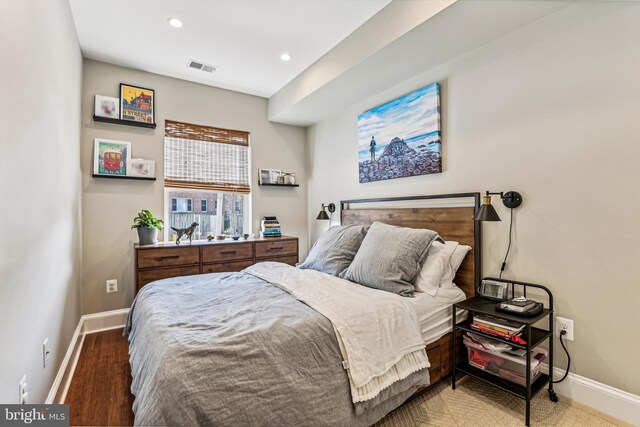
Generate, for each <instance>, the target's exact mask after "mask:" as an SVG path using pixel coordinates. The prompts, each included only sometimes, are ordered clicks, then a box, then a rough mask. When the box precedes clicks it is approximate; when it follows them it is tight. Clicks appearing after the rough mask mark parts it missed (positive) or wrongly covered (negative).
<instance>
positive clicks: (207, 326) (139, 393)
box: [125, 269, 429, 426]
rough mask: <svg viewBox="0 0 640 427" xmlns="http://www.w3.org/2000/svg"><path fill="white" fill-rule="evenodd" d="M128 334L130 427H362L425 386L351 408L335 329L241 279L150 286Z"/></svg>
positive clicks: (408, 382)
mask: <svg viewBox="0 0 640 427" xmlns="http://www.w3.org/2000/svg"><path fill="white" fill-rule="evenodd" d="M272 270H278V269H272ZM296 272H297V270H296ZM301 280H304V279H302V278H301ZM337 280H340V279H337ZM318 285H319V284H316V285H315V286H318ZM397 299H398V300H401V298H399V297H398V298H397ZM351 303H352V304H353V305H354V306H356V305H359V304H360V303H361V301H358V300H353V301H351ZM414 327H417V326H414ZM125 333H126V334H128V337H129V353H130V363H131V375H132V385H131V391H132V393H133V394H134V395H135V402H134V404H133V410H134V413H135V423H136V425H220V426H223V425H243V426H264V425H267V426H274V425H278V426H289V425H314V426H320V425H332V426H335V425H340V426H365V425H371V424H373V423H375V422H376V421H378V420H379V419H380V418H382V417H383V416H384V415H386V414H387V413H388V412H390V411H392V410H393V409H395V408H396V407H398V406H399V405H400V404H401V403H402V402H403V401H404V400H406V399H407V398H408V397H409V396H410V395H411V394H412V393H413V392H414V391H415V390H416V389H417V388H418V387H420V386H423V385H427V384H428V383H429V381H428V379H429V376H428V371H427V369H422V370H420V371H417V372H415V373H413V374H411V375H409V376H408V377H406V378H404V379H403V380H401V381H397V382H395V383H393V384H392V385H391V386H389V387H387V388H385V389H384V390H382V392H380V393H379V394H378V395H377V397H375V398H374V399H370V400H367V401H366V402H359V403H356V404H354V403H353V402H352V397H351V393H350V380H349V375H347V372H348V371H346V370H345V369H344V367H343V364H342V362H343V360H344V357H343V356H342V354H341V350H340V346H339V344H338V340H337V339H336V332H335V331H334V326H333V325H332V323H331V322H330V321H329V320H328V319H327V318H326V317H325V316H323V315H322V314H320V313H318V312H317V311H316V310H314V309H312V308H311V307H309V306H308V305H306V304H304V303H302V302H300V301H298V300H296V299H295V298H294V297H293V296H292V295H291V294H289V293H288V292H287V291H284V290H282V289H280V288H279V287H277V286H274V285H272V284H270V283H268V282H267V281H265V280H263V279H260V278H258V277H256V276H253V275H251V274H247V273H222V274H207V275H199V276H189V277H177V278H172V279H166V280H161V281H158V282H154V283H151V284H149V285H147V286H145V287H144V288H142V289H141V290H140V292H139V293H138V295H137V297H136V299H135V301H134V303H133V306H132V308H131V311H130V313H129V319H128V322H127V326H126V328H125ZM394 333H397V331H395V332H394ZM340 334H341V340H342V341H346V339H345V337H346V336H347V333H342V331H341V332H340ZM383 338H384V337H383ZM385 339H386V338H385ZM349 346H350V344H349V345H345V347H344V348H345V350H346V354H347V355H348V356H349V357H351V353H350V351H351V350H350V347H349ZM347 359H348V358H347ZM351 363H355V362H351ZM351 369H353V367H352V368H351ZM351 369H350V370H351ZM374 372H375V370H374Z"/></svg>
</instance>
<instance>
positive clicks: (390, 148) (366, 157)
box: [358, 83, 442, 183]
mask: <svg viewBox="0 0 640 427" xmlns="http://www.w3.org/2000/svg"><path fill="white" fill-rule="evenodd" d="M441 133H442V132H441V127H440V84H439V83H433V84H430V85H429V86H426V87H423V88H422V89H418V90H416V91H414V92H411V93H408V94H406V95H404V96H401V97H400V98H397V99H394V100H393V101H390V102H387V103H386V104H382V105H379V106H378V107H376V108H373V109H371V110H369V111H365V112H364V113H362V114H360V115H359V116H358V165H359V180H360V182H361V183H364V182H373V181H381V180H387V179H395V178H403V177H407V176H416V175H426V174H433V173H440V172H442V135H441Z"/></svg>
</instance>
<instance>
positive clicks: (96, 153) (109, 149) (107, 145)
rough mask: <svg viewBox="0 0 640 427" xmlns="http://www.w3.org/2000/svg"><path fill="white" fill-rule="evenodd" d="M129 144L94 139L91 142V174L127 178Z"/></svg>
mask: <svg viewBox="0 0 640 427" xmlns="http://www.w3.org/2000/svg"><path fill="white" fill-rule="evenodd" d="M130 153H131V143H130V142H126V141H111V140H109V139H101V138H96V139H95V140H94V142H93V173H94V174H96V175H119V176H127V164H128V163H129V158H130V155H131V154H130Z"/></svg>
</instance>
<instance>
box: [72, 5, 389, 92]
mask: <svg viewBox="0 0 640 427" xmlns="http://www.w3.org/2000/svg"><path fill="white" fill-rule="evenodd" d="M390 1H391V0H180V1H178V0H109V1H104V0H69V3H70V4H71V10H72V12H73V18H74V21H75V25H76V29H77V32H78V38H79V39H80V46H81V47H82V51H83V54H84V56H85V57H87V58H90V59H95V60H99V61H104V62H109V63H113V64H117V65H123V66H126V67H131V68H135V69H139V70H144V71H149V72H153V73H158V74H163V75H166V76H171V77H176V78H180V79H184V80H190V81H194V82H198V83H203V84H207V85H211V86H217V87H221V88H225V89H231V90H236V91H239V92H245V93H249V94H253V95H258V96H264V97H269V96H271V95H272V94H274V93H275V92H277V91H278V90H279V89H280V88H281V87H283V86H284V85H286V84H287V83H288V82H289V81H291V80H292V79H293V78H294V77H296V76H297V75H298V74H300V73H301V72H302V71H304V70H305V69H306V68H307V67H308V66H310V65H311V64H313V63H314V62H315V61H316V60H317V59H318V58H320V57H321V56H322V55H324V54H325V53H327V52H328V51H329V50H330V49H331V48H333V47H334V46H335V45H336V44H338V43H339V42H340V41H342V40H343V39H344V38H345V37H347V36H348V35H349V34H350V33H351V32H353V31H354V30H355V29H356V28H358V27H359V26H360V25H362V24H363V23H364V22H366V21H367V20H368V19H369V18H370V17H372V16H373V15H375V14H376V13H377V12H378V11H379V10H381V9H382V8H383V7H384V6H386V5H387V4H388V3H390ZM170 17H177V18H179V19H181V20H182V21H183V23H184V26H183V27H182V28H179V29H176V28H173V27H171V26H169V24H168V23H167V19H168V18H170ZM283 52H290V53H291V54H292V55H293V59H292V60H291V61H289V62H283V61H281V60H280V54H281V53H283ZM191 59H193V60H197V61H202V62H205V63H208V64H212V65H215V66H217V67H218V69H217V71H216V72H215V73H213V74H208V73H205V72H202V71H198V70H192V69H188V68H187V63H188V62H189V60H191Z"/></svg>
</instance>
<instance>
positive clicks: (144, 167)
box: [127, 159, 156, 178]
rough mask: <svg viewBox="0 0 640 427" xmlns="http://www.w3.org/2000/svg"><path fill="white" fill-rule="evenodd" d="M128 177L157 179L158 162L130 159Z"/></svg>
mask: <svg viewBox="0 0 640 427" xmlns="http://www.w3.org/2000/svg"><path fill="white" fill-rule="evenodd" d="M127 176H135V177H140V178H155V177H156V161H155V160H145V159H129V163H128V165H127Z"/></svg>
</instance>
